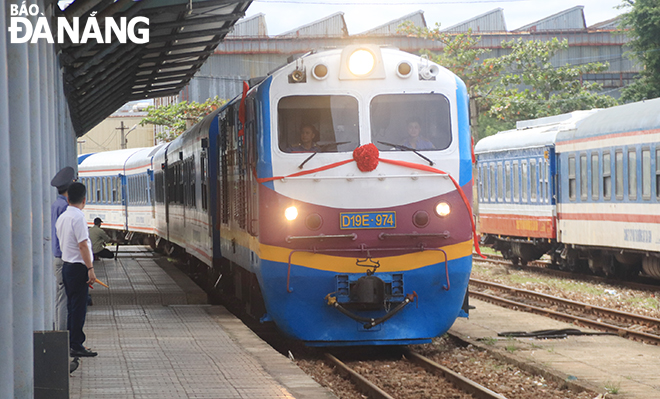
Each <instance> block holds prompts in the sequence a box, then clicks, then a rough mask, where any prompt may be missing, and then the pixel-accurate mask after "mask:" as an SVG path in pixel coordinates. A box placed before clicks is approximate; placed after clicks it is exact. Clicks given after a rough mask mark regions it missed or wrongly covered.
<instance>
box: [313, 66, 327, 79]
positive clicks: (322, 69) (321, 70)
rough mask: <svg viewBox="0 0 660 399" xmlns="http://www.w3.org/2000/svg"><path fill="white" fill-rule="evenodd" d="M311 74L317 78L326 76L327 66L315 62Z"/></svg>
mask: <svg viewBox="0 0 660 399" xmlns="http://www.w3.org/2000/svg"><path fill="white" fill-rule="evenodd" d="M312 76H314V77H315V78H316V79H318V80H323V79H325V78H326V77H328V67H327V66H325V65H324V64H316V66H314V68H313V69H312Z"/></svg>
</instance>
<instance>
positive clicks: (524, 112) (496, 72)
mask: <svg viewBox="0 0 660 399" xmlns="http://www.w3.org/2000/svg"><path fill="white" fill-rule="evenodd" d="M400 31H402V32H404V33H407V34H409V35H412V36H416V37H421V38H424V39H428V40H435V41H439V42H441V43H442V44H443V45H444V51H443V52H442V53H441V54H439V55H433V54H432V53H431V52H429V51H424V53H425V54H427V55H428V56H429V58H430V59H432V60H433V61H434V62H436V63H438V64H440V65H443V66H445V67H446V68H448V69H449V70H451V71H452V72H454V73H455V74H456V75H458V76H459V77H460V78H461V79H462V80H463V81H464V82H465V84H466V86H467V88H468V92H469V94H470V99H471V100H473V103H472V105H473V107H476V111H477V114H478V115H479V116H478V119H477V121H478V123H477V124H476V129H473V130H476V137H477V138H483V137H486V136H489V135H491V134H494V133H496V132H498V131H502V130H508V129H512V128H514V127H515V122H516V121H519V120H525V119H534V118H539V117H543V116H550V115H557V114H562V113H566V112H572V111H575V110H580V109H592V108H606V107H610V106H613V105H616V104H617V102H616V100H615V99H614V98H612V97H609V96H605V95H601V94H597V93H596V92H598V91H600V90H601V89H602V87H601V86H600V85H598V84H596V83H586V82H583V81H582V76H583V75H584V74H590V73H598V72H602V71H605V70H607V68H608V67H609V65H608V64H602V63H589V64H584V65H565V66H561V67H554V66H553V65H552V64H551V62H550V61H551V59H552V57H553V56H554V55H555V54H557V52H558V51H561V50H565V49H567V48H568V42H567V41H566V40H564V41H561V42H560V41H559V40H557V39H556V38H555V39H552V40H550V41H547V42H541V41H523V40H521V39H519V40H512V41H509V42H502V48H504V49H508V53H507V54H505V55H502V56H499V57H495V58H486V59H484V60H482V59H481V58H482V57H484V56H487V53H488V50H486V49H480V48H477V45H478V43H479V41H480V40H481V38H480V37H479V36H474V35H472V32H471V31H469V32H467V33H463V34H458V35H455V34H452V35H449V34H447V33H444V32H441V31H440V25H439V24H436V27H435V28H434V29H428V28H418V27H415V26H413V25H412V24H410V23H407V24H403V25H402V27H401V28H400ZM521 87H524V89H521Z"/></svg>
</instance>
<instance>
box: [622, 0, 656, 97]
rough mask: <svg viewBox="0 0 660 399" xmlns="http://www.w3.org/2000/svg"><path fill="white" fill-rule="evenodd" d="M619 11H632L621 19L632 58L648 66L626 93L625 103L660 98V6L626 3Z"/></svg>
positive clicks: (650, 0) (647, 0) (646, 0)
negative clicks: (628, 38)
mask: <svg viewBox="0 0 660 399" xmlns="http://www.w3.org/2000/svg"><path fill="white" fill-rule="evenodd" d="M619 7H620V8H622V9H628V10H629V11H628V12H627V13H626V14H623V15H622V16H621V22H622V25H623V26H625V27H626V28H627V31H626V33H627V34H628V35H629V36H630V38H631V41H630V43H629V45H630V47H631V48H632V52H631V53H629V54H630V55H631V56H632V58H633V59H636V60H637V61H639V62H640V63H641V64H642V65H643V66H644V69H643V70H642V72H640V74H639V75H638V77H637V79H635V81H634V82H633V83H632V84H631V85H629V86H627V87H625V88H624V89H623V90H622V95H621V99H622V100H624V101H640V100H644V99H650V98H656V97H660V2H658V1H657V0H623V4H622V5H621V6H619Z"/></svg>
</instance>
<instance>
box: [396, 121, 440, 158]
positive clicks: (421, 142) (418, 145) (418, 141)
mask: <svg viewBox="0 0 660 399" xmlns="http://www.w3.org/2000/svg"><path fill="white" fill-rule="evenodd" d="M406 126H407V131H408V137H406V139H405V140H404V141H403V142H402V143H401V145H403V146H406V147H408V148H412V149H414V150H434V149H435V146H434V145H433V143H431V142H430V141H429V140H427V139H425V138H424V137H422V136H421V135H420V134H421V132H422V125H421V124H420V123H419V119H418V118H415V117H412V118H409V119H408V120H407V121H406Z"/></svg>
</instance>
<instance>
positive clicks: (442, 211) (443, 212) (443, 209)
mask: <svg viewBox="0 0 660 399" xmlns="http://www.w3.org/2000/svg"><path fill="white" fill-rule="evenodd" d="M435 213H437V214H438V216H441V217H445V216H447V215H449V214H450V213H451V208H450V207H449V204H448V203H446V202H441V203H439V204H438V205H436V206H435Z"/></svg>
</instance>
